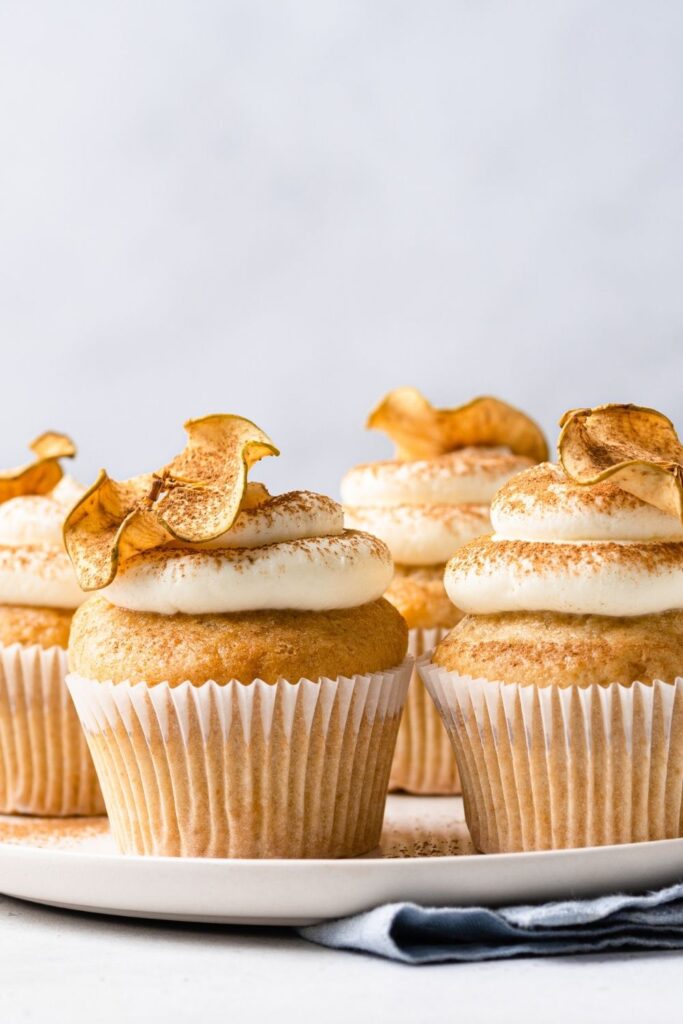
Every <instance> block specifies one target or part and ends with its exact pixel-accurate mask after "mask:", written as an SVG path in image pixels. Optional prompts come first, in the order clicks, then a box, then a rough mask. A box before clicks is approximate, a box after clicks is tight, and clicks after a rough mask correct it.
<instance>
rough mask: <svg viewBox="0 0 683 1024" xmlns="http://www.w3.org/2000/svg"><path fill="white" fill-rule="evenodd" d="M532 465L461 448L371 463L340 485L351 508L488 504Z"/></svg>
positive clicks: (502, 451)
mask: <svg viewBox="0 0 683 1024" xmlns="http://www.w3.org/2000/svg"><path fill="white" fill-rule="evenodd" d="M528 465H530V460H529V459H527V458H525V457H524V456H522V455H513V454H512V452H510V451H509V450H508V449H507V448H484V447H481V448H476V447H475V448H459V449H458V450H457V451H454V452H449V453H448V454H447V455H440V456H439V457H438V458H433V459H415V460H412V461H409V462H400V461H398V460H394V461H388V462H371V463H368V464H366V465H363V466H356V467H355V469H351V470H349V472H348V473H347V474H346V476H345V477H344V479H343V480H342V484H341V494H342V501H343V502H344V504H345V505H351V506H382V507H390V508H391V507H394V506H396V505H488V504H489V502H490V501H491V499H492V497H493V495H494V494H495V493H496V491H497V490H498V488H499V487H500V486H501V484H503V483H505V481H506V480H509V479H510V477H511V476H514V474H515V473H519V472H520V471H521V470H522V469H525V468H526V467H527V466H528Z"/></svg>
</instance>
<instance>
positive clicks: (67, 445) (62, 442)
mask: <svg viewBox="0 0 683 1024" xmlns="http://www.w3.org/2000/svg"><path fill="white" fill-rule="evenodd" d="M29 448H30V449H31V451H32V452H33V454H34V455H35V460H34V461H33V462H29V463H27V465H25V466H20V467H19V468H18V469H8V470H4V471H0V502H3V501H9V499H10V498H17V497H19V496H21V495H24V494H47V493H48V492H49V491H51V490H52V489H53V487H56V485H57V484H58V483H59V481H60V480H61V479H62V476H63V475H64V470H63V469H62V467H61V466H60V464H59V460H60V459H71V458H73V456H74V455H75V454H76V446H75V444H74V443H73V441H72V440H71V438H69V437H67V436H66V434H57V433H55V432H54V431H48V432H47V433H45V434H41V435H40V437H37V438H36V439H35V441H32V442H31V443H30V445H29Z"/></svg>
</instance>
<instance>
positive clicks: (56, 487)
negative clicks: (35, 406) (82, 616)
mask: <svg viewBox="0 0 683 1024" xmlns="http://www.w3.org/2000/svg"><path fill="white" fill-rule="evenodd" d="M29 448H30V450H31V451H32V452H33V455H34V459H33V460H32V461H31V462H28V463H26V464H24V465H22V466H19V467H17V468H14V469H9V470H4V471H0V604H4V605H12V606H42V607H52V608H67V609H70V608H75V607H77V605H78V604H80V602H81V601H82V599H83V595H82V593H81V590H80V588H79V587H78V584H77V583H76V579H75V577H74V573H73V569H72V568H71V565H70V564H69V559H68V558H67V556H66V553H65V551H64V546H63V542H62V523H63V520H64V517H65V515H66V514H67V512H68V510H69V508H70V507H71V505H72V504H73V503H74V502H76V501H77V500H78V499H79V498H80V496H81V494H82V493H83V488H82V487H80V485H79V484H77V483H76V481H75V480H73V479H72V478H71V477H68V476H65V475H64V471H63V469H62V465H61V461H60V460H61V459H65V458H72V457H73V456H74V455H75V454H76V447H75V445H74V443H73V441H72V440H71V439H70V438H69V437H67V436H66V434H60V433H57V432H55V431H48V432H47V433H44V434H41V435H40V437H38V438H36V440H35V441H33V442H31V444H30V445H29Z"/></svg>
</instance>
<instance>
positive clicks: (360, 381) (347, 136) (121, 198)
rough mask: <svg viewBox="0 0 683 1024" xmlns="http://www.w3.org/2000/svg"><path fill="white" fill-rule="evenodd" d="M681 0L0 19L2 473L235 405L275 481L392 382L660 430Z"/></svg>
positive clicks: (441, 399)
mask: <svg viewBox="0 0 683 1024" xmlns="http://www.w3.org/2000/svg"><path fill="white" fill-rule="evenodd" d="M682 52H683V6H682V5H681V4H680V3H679V2H677V0H671V2H667V0H657V3H655V4H650V3H646V2H644V0H643V2H639V3H633V2H629V0H614V2H610V0H602V2H600V3H597V4H596V3H595V2H594V0H586V2H582V0H571V2H569V0H552V2H551V3H548V2H547V0H528V2H487V0H467V2H466V0H424V2H423V0H420V2H417V0H411V2H402V0H370V2H368V0H339V2H337V0H308V2H305V0H301V2H286V0H271V2H263V0H244V2H235V0H187V2H185V3H177V2H172V0H159V2H158V3H157V2H145V0H115V2H112V3H109V2H103V0H98V2H96V3H92V2H91V0H84V2H82V3H79V2H70V0H60V2H59V3H53V2H45V3H42V2H39V0H32V2H30V3H26V2H23V0H16V2H14V0H4V2H3V3H2V4H1V5H0V146H1V150H0V342H1V344H2V362H1V364H0V365H1V367H2V392H1V394H2V413H1V418H0V464H1V465H15V464H16V463H17V462H19V461H21V459H22V456H23V450H24V444H25V442H26V441H28V440H29V439H30V438H31V437H32V436H34V435H35V434H36V433H38V432H39V431H41V430H43V429H44V428H46V427H48V426H49V427H53V428H61V429H64V430H66V431H69V432H71V433H72V434H73V436H74V437H75V439H76V440H77V442H78V443H79V446H80V451H81V456H80V458H79V462H78V464H77V466H76V472H77V473H78V475H79V476H81V477H82V478H83V479H84V480H85V481H88V480H90V479H92V478H93V476H94V473H95V471H96V470H97V469H98V468H99V466H100V465H104V466H106V467H107V468H108V469H109V470H110V471H111V472H112V473H113V474H115V475H119V476H127V475H130V474H132V473H135V472H139V471H141V470H148V469H152V468H155V467H157V466H158V465H160V464H162V463H163V462H165V461H166V459H167V458H168V457H169V456H170V455H172V454H173V453H174V452H175V451H177V450H179V449H180V447H181V446H182V443H183V442H182V436H183V435H182V431H181V423H182V422H183V420H184V419H185V418H187V417H188V416H190V415H200V414H202V413H205V412H215V411H234V412H240V413H242V414H244V415H246V416H248V417H250V418H252V419H255V420H256V421H257V422H258V423H259V424H260V425H261V426H263V428H264V429H266V430H267V431H268V432H269V433H270V434H271V436H272V437H273V439H274V440H275V441H276V443H278V444H279V446H280V447H281V449H282V452H283V456H282V458H281V459H280V460H279V464H275V463H274V460H270V461H271V465H269V466H268V467H267V469H264V470H263V471H262V472H261V473H260V475H262V476H263V477H264V478H265V479H266V480H267V481H268V482H269V483H270V484H271V485H273V486H274V487H276V488H279V489H285V488H291V487H297V486H299V487H301V486H303V487H310V488H318V489H324V490H328V491H330V492H332V493H336V491H337V486H338V480H339V477H340V475H341V474H342V472H343V470H344V469H345V468H346V467H347V466H349V465H350V464H352V463H353V462H356V461H359V460H362V459H365V458H368V459H369V458H374V457H378V456H380V455H382V454H383V453H387V454H388V453H389V451H390V447H389V445H388V442H386V441H385V440H384V439H383V438H382V437H381V436H379V435H378V436H372V435H369V434H365V433H364V431H363V421H364V418H365V415H366V413H367V412H368V410H369V409H370V407H371V406H372V405H373V404H374V403H375V401H376V400H377V399H378V398H379V397H380V396H381V395H382V394H383V393H384V392H385V391H386V390H387V389H389V388H390V387H393V386H395V385H398V384H406V383H409V384H415V385H417V386H419V387H421V388H422V389H423V390H424V391H425V392H426V393H427V394H428V395H429V396H430V397H431V398H432V399H433V400H434V401H435V402H437V403H440V404H459V403H460V402H461V401H463V400H466V399H468V398H470V397H472V396H473V395H474V394H476V393H481V392H491V393H494V394H499V395H500V396H501V397H504V398H507V399H508V400H510V401H513V402H515V403H518V404H521V405H522V406H524V407H525V408H526V409H527V410H528V411H530V412H532V413H534V414H535V415H536V416H537V417H538V418H539V419H540V420H541V421H542V423H543V425H544V426H545V427H546V429H547V430H548V432H549V434H550V435H551V439H552V440H553V441H554V439H555V436H556V430H555V423H556V421H557V418H558V416H559V415H560V414H561V413H562V411H563V410H564V409H565V408H567V407H570V406H575V405H589V404H596V403H598V402H604V401H608V400H619V401H625V400H631V401H636V402H640V403H644V404H654V405H656V406H658V407H660V408H662V409H663V410H664V411H666V412H668V413H669V414H670V415H671V416H673V417H674V418H676V417H678V418H679V421H680V420H681V419H683V417H682V416H681V412H682V410H681V402H680V398H679V395H680V377H681V370H683V346H682V337H683V287H682V283H681V271H682V266H683V261H682V257H683V135H682V123H683V121H682V115H681V110H682V109H683V102H682V101H683V60H682V59H681V53H682Z"/></svg>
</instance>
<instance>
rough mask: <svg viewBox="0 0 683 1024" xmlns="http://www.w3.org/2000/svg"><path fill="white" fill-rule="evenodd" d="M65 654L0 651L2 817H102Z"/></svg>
mask: <svg viewBox="0 0 683 1024" xmlns="http://www.w3.org/2000/svg"><path fill="white" fill-rule="evenodd" d="M66 673H67V656H66V651H65V650H63V648H61V647H50V648H47V649H45V648H43V647H40V646H39V645H37V644H32V645H26V646H25V645H23V644H8V645H6V646H2V645H0V813H2V814H16V813H19V814H33V815H46V816H55V817H56V816H60V817H61V816H71V815H78V814H102V813H103V812H104V803H103V800H102V795H101V793H100V788H99V785H98V782H97V776H96V774H95V769H94V766H93V763H92V759H91V757H90V753H89V751H88V745H87V743H86V740H85V737H84V736H83V731H82V729H81V726H80V723H79V721H78V716H77V715H76V711H75V709H74V706H73V702H72V700H71V697H70V696H69V691H68V690H67V688H66V685H65V682H64V680H65V676H66Z"/></svg>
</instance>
